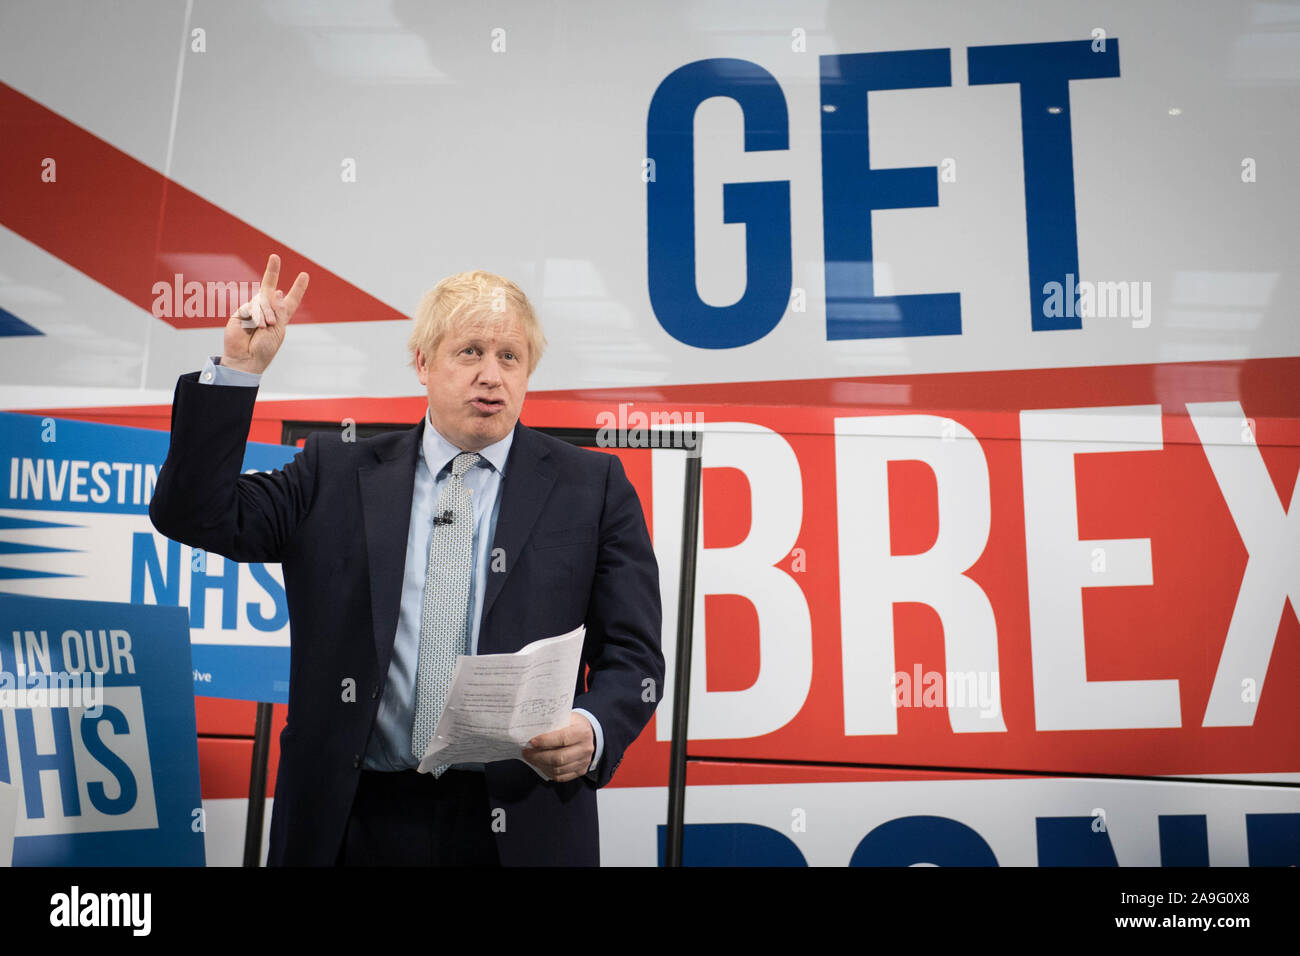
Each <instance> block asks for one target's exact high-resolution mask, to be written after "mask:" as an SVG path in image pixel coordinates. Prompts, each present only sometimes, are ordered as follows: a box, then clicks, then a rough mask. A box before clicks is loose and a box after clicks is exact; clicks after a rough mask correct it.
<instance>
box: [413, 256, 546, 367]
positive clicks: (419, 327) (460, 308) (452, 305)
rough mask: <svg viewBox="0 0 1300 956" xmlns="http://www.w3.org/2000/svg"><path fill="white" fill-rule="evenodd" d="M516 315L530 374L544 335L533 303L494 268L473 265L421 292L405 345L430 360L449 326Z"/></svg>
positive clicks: (485, 321)
mask: <svg viewBox="0 0 1300 956" xmlns="http://www.w3.org/2000/svg"><path fill="white" fill-rule="evenodd" d="M512 313H513V314H514V316H515V317H517V318H518V319H519V324H520V325H521V326H522V327H523V332H524V338H525V339H526V340H527V342H528V374H529V375H531V374H533V370H534V369H536V368H537V363H538V362H540V361H541V360H542V352H543V351H544V350H545V349H546V337H545V336H544V335H542V326H541V323H539V322H538V321H537V316H536V314H535V313H534V312H533V306H532V304H531V303H530V302H529V301H528V296H526V295H524V292H523V290H522V289H520V288H519V286H517V285H515V284H514V283H513V282H511V281H510V280H509V279H507V278H505V277H503V276H499V275H497V274H496V273H495V272H484V271H483V270H482V269H475V270H473V271H471V272H459V273H457V274H456V275H453V276H447V278H445V279H443V280H442V281H441V282H439V283H438V284H437V285H436V286H434V287H433V288H432V289H430V290H429V291H428V292H426V293H425V294H424V298H422V299H421V300H420V305H419V307H418V308H417V309H416V310H415V328H413V329H412V330H411V339H410V341H409V342H408V343H407V347H408V348H409V349H410V350H411V364H412V365H415V353H416V351H417V350H418V351H421V352H423V353H424V357H425V361H432V360H433V356H434V355H435V354H436V353H437V350H438V345H439V343H441V342H442V339H443V337H444V336H446V334H447V333H448V332H450V331H451V330H452V329H454V328H457V327H460V326H463V325H466V324H469V323H473V322H484V323H492V324H496V323H500V322H502V321H503V320H504V319H505V318H506V317H507V316H509V315H510V314H512Z"/></svg>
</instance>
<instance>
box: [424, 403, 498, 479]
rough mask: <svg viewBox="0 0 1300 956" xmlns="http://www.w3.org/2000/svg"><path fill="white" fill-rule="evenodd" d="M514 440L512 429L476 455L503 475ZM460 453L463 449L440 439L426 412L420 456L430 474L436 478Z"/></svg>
mask: <svg viewBox="0 0 1300 956" xmlns="http://www.w3.org/2000/svg"><path fill="white" fill-rule="evenodd" d="M514 440H515V430H514V429H513V428H512V429H510V431H508V432H507V433H506V437H505V438H503V439H501V440H500V441H499V442H494V443H493V444H491V445H488V446H487V447H486V448H482V449H480V450H479V452H478V454H480V455H482V456H483V459H484V460H485V461H486V462H487V463H488V464H490V465H491V466H492V467H493V469H495V470H496V471H497V472H498V473H499V474H502V475H504V474H505V470H506V458H507V457H509V455H510V444H511V442H513V441H514ZM462 452H463V449H460V448H457V447H456V446H455V445H453V444H452V443H451V442H449V441H447V439H445V438H443V437H442V434H441V433H440V432H439V431H438V429H436V428H434V427H433V422H432V421H430V420H429V413H428V412H427V411H426V412H425V413H424V438H423V439H422V440H421V442H420V454H421V455H423V456H424V460H425V463H426V464H428V466H429V472H430V474H432V475H433V476H434V478H437V477H438V473H439V472H440V471H442V470H443V469H444V468H446V467H447V466H448V465H450V464H451V462H452V460H453V459H454V458H455V457H456V456H457V455H459V454H462ZM435 466H436V467H435Z"/></svg>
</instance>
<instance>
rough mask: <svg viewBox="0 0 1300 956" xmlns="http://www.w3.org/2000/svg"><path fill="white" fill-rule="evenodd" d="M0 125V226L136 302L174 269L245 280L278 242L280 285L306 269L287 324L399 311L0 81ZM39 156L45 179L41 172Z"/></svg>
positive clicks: (147, 304)
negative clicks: (305, 287)
mask: <svg viewBox="0 0 1300 956" xmlns="http://www.w3.org/2000/svg"><path fill="white" fill-rule="evenodd" d="M0 130H3V135H4V148H3V150H0V224H3V225H4V226H6V227H8V228H9V229H12V230H13V231H14V232H16V233H17V234H18V235H20V236H22V237H23V238H24V239H27V240H29V241H30V242H32V243H35V244H36V245H38V246H40V247H41V248H42V249H44V250H45V251H46V252H48V253H50V254H51V255H54V256H57V257H58V258H60V259H62V260H63V261H64V262H66V263H68V264H69V265H70V266H73V267H74V268H76V269H79V270H80V271H82V272H84V273H85V274H86V275H88V276H90V277H91V278H92V279H94V280H95V281H96V282H99V283H101V284H102V285H105V286H107V287H108V288H110V289H112V290H113V291H114V292H116V293H117V294H118V295H120V296H122V297H123V298H125V299H128V300H130V301H131V302H134V303H135V304H136V305H138V306H140V308H142V309H144V310H146V311H153V306H154V303H155V300H156V299H157V294H156V293H155V292H154V284H155V283H156V282H165V283H167V284H168V285H169V286H172V285H173V284H174V276H175V274H176V273H177V272H180V273H181V274H182V275H183V277H184V281H186V282H199V283H204V284H206V283H208V282H231V281H233V282H254V283H255V282H258V281H260V280H261V277H262V270H263V268H265V266H266V257H267V255H268V254H269V253H271V252H277V253H279V255H280V259H281V263H282V266H281V273H280V274H281V280H282V281H281V286H282V287H283V288H285V289H286V290H287V288H288V286H289V284H291V283H292V282H293V277H294V276H296V275H297V274H298V272H299V271H302V270H306V271H307V272H309V273H310V274H311V291H310V292H309V293H308V294H307V298H306V299H305V300H304V301H303V305H302V308H301V309H299V311H298V313H297V314H296V315H295V316H294V318H293V321H294V322H295V323H298V322H363V321H377V320H381V319H383V320H392V319H404V318H406V317H405V316H404V315H402V314H401V313H400V312H398V311H397V310H395V309H393V308H391V307H390V306H388V305H385V304H384V303H383V302H380V301H379V300H378V299H376V298H375V297H374V296H372V295H370V294H368V293H366V292H364V291H362V290H361V289H358V288H357V287H356V286H354V285H352V283H350V282H347V281H345V280H343V279H341V278H339V277H338V276H336V275H335V274H334V273H332V272H330V271H328V270H326V269H325V268H323V267H322V266H320V265H318V264H317V263H315V262H313V261H312V260H311V259H308V258H307V257H306V256H304V255H302V254H301V253H298V252H296V251H294V250H293V249H290V248H288V247H286V246H285V245H284V243H282V242H278V241H277V240H276V239H274V238H273V237H271V236H268V235H267V234H266V233H264V232H262V231H261V230H259V229H256V228H254V227H253V226H250V225H249V224H248V223H246V222H244V221H243V220H242V219H239V218H237V217H235V216H232V215H231V214H230V213H228V212H226V211H225V210H224V209H222V208H221V207H219V206H216V205H214V204H213V203H210V202H208V201H207V200H206V199H204V198H202V197H201V196H198V195H196V194H195V193H193V192H191V191H190V190H188V189H186V188H185V187H183V186H180V185H177V184H176V183H174V182H172V181H171V180H169V179H167V178H166V177H165V176H163V175H162V174H161V173H159V172H157V171H156V170H153V169H150V168H149V167H148V166H146V165H145V164H144V163H141V162H139V161H138V160H136V159H133V158H132V157H130V156H128V155H127V154H126V153H124V152H122V151H121V150H120V149H117V148H115V147H113V146H111V145H109V144H108V143H106V142H104V140H102V139H100V138H99V137H98V136H95V135H93V134H91V133H89V132H87V131H86V130H84V129H82V128H81V127H80V126H77V125H76V124H75V123H72V122H70V121H68V120H67V119H65V118H64V117H62V116H60V115H58V114H57V113H55V112H53V111H52V110H49V109H47V108H46V107H44V106H42V105H41V104H40V103H38V102H36V101H35V100H33V99H30V98H29V97H26V96H24V95H23V94H21V93H19V92H18V91H17V90H15V89H13V88H12V87H10V86H7V85H6V84H4V83H0ZM46 159H51V160H53V161H54V163H55V167H54V172H55V181H54V182H45V181H43V180H42V171H43V169H44V168H45V165H43V164H44V163H45V160H46ZM182 305H183V303H175V307H174V312H177V313H179V312H181V311H182ZM231 311H233V309H231ZM162 318H163V320H164V321H166V322H168V323H170V324H171V325H173V326H175V327H177V328H204V327H215V326H221V325H224V324H225V317H224V316H205V317H193V316H191V317H184V316H181V315H173V316H162Z"/></svg>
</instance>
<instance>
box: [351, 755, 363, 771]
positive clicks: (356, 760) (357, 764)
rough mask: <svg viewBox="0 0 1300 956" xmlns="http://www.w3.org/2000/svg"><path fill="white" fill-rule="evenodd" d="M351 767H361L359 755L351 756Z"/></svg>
mask: <svg viewBox="0 0 1300 956" xmlns="http://www.w3.org/2000/svg"><path fill="white" fill-rule="evenodd" d="M352 766H353V768H354V769H355V768H356V767H360V766H361V754H353V755H352Z"/></svg>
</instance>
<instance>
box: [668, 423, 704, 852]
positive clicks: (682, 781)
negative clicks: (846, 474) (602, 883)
mask: <svg viewBox="0 0 1300 956" xmlns="http://www.w3.org/2000/svg"><path fill="white" fill-rule="evenodd" d="M703 439H704V436H703V435H700V434H699V433H698V432H697V433H696V434H695V447H694V449H693V450H692V451H691V452H690V453H689V454H688V456H687V458H686V487H685V494H684V496H683V497H684V498H685V510H684V513H683V514H682V559H681V560H682V563H681V571H682V574H681V581H680V583H679V585H678V588H677V660H676V662H675V667H674V668H673V739H672V745H671V748H670V750H669V757H668V827H667V834H666V840H665V843H666V845H665V847H664V863H665V865H666V866H671V867H679V866H681V865H682V837H683V835H684V833H685V821H684V813H685V809H686V728H687V724H688V719H689V716H690V714H689V712H688V711H689V707H690V699H691V638H692V635H693V633H694V626H695V554H696V552H697V550H698V547H697V545H698V542H699V535H700V478H701V474H702V468H701V465H700V454H701V451H702V449H701V443H702V442H703Z"/></svg>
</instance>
